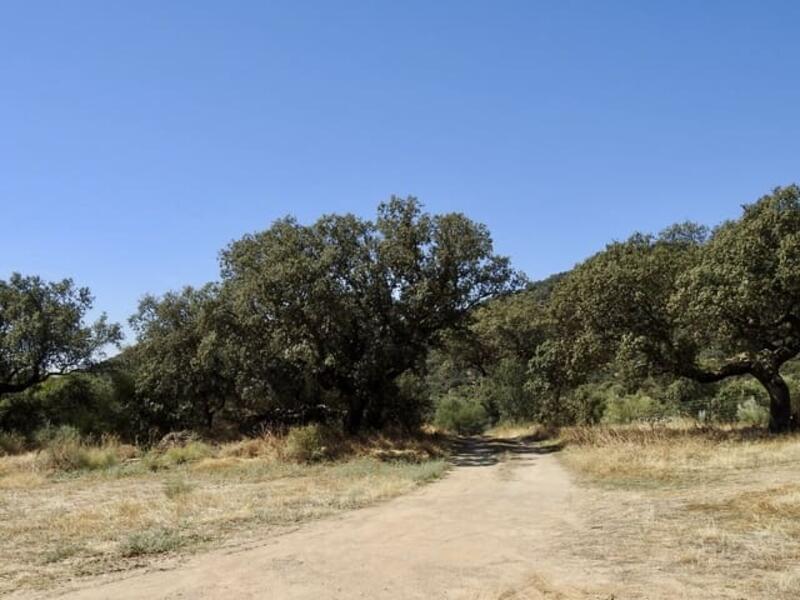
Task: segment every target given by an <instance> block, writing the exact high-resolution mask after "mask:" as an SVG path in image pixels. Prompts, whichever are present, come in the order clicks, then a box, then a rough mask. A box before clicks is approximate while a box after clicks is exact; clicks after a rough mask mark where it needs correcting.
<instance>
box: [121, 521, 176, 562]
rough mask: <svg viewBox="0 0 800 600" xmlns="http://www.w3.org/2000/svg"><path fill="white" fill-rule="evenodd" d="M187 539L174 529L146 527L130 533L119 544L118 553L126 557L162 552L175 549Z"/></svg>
mask: <svg viewBox="0 0 800 600" xmlns="http://www.w3.org/2000/svg"><path fill="white" fill-rule="evenodd" d="M187 541H188V540H187V539H186V538H184V537H183V536H181V535H180V534H179V533H178V532H177V531H175V530H174V529H167V528H158V529H148V530H145V531H140V532H137V533H132V534H130V535H129V536H128V537H127V538H126V539H125V541H124V542H122V544H121V545H120V554H122V556H126V557H131V556H142V555H146V554H162V553H164V552H172V551H174V550H177V549H178V548H180V547H181V546H184V545H186V543H187Z"/></svg>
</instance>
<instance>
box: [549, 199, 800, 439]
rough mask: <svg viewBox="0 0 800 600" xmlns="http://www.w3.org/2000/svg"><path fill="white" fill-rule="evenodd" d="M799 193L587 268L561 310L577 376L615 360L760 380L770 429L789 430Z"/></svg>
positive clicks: (798, 305)
mask: <svg viewBox="0 0 800 600" xmlns="http://www.w3.org/2000/svg"><path fill="white" fill-rule="evenodd" d="M798 232H800V189H798V188H797V187H796V186H790V187H787V188H778V189H776V190H775V191H774V192H773V193H772V194H770V195H768V196H764V197H763V198H761V199H760V200H759V201H758V202H756V203H754V204H752V205H749V206H746V207H745V208H744V214H743V215H742V217H741V218H740V219H738V220H736V221H730V222H727V223H724V224H723V225H722V226H720V227H719V228H717V229H716V230H715V231H714V232H713V233H712V234H711V235H710V237H708V236H707V235H706V233H705V231H704V229H703V228H701V227H698V226H694V225H688V224H684V225H680V226H675V227H673V228H670V229H668V230H667V231H665V232H664V233H662V234H661V235H660V236H657V237H653V236H646V235H635V236H633V237H632V238H630V239H629V240H627V241H626V242H619V243H613V244H611V245H609V246H608V247H607V248H606V249H605V250H604V251H603V252H600V253H599V254H597V255H595V256H593V257H592V258H590V259H589V260H587V261H586V262H585V263H583V264H581V265H579V266H578V267H577V268H576V269H575V270H574V271H573V272H572V273H570V275H569V276H568V277H567V278H566V279H565V281H564V282H563V284H562V285H560V286H559V287H558V288H557V290H556V291H555V293H554V295H553V302H552V310H553V314H554V318H555V320H556V322H557V324H558V325H557V329H558V338H557V339H558V340H559V343H560V344H561V346H562V347H566V349H567V352H565V353H564V357H565V359H566V360H565V364H566V365H567V371H568V373H567V374H568V375H569V376H570V377H571V379H572V380H573V381H577V380H580V379H581V378H582V377H585V376H586V375H587V374H589V373H593V372H596V371H597V370H598V369H600V368H601V367H602V366H603V365H608V364H610V363H613V362H614V361H620V362H625V363H627V364H629V365H633V366H634V367H635V368H636V369H638V370H640V371H642V372H644V373H649V374H653V373H656V374H658V373H672V374H674V375H678V376H683V377H688V378H691V379H694V380H696V381H700V382H704V383H710V382H715V381H720V380H722V379H725V378H727V377H731V376H736V375H751V376H753V377H755V378H756V379H757V380H758V381H759V382H760V383H761V384H762V385H763V386H764V387H765V389H766V390H767V392H768V393H769V395H770V402H771V408H770V414H771V418H770V429H771V430H772V431H784V430H786V429H788V428H789V427H790V425H791V414H790V403H789V392H788V388H787V386H786V383H785V382H784V381H783V379H782V377H781V375H780V368H781V366H782V365H783V364H784V363H785V362H786V361H788V360H789V359H791V358H793V357H794V356H796V355H797V354H798V353H799V352H800V293H798V292H800V269H798V265H800V260H799V259H800V235H799V234H798Z"/></svg>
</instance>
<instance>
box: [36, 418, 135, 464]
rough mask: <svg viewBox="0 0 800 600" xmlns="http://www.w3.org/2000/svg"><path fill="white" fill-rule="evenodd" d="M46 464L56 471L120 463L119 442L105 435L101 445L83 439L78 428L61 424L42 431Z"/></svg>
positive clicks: (43, 453) (41, 441) (43, 455)
mask: <svg viewBox="0 0 800 600" xmlns="http://www.w3.org/2000/svg"><path fill="white" fill-rule="evenodd" d="M37 438H38V440H39V443H40V444H41V445H43V451H42V457H43V462H44V465H45V466H46V467H48V468H51V469H54V470H56V471H75V470H80V469H85V470H95V469H107V468H109V467H112V466H114V465H116V464H117V463H119V452H118V449H119V447H120V445H119V442H118V441H117V440H116V439H115V438H112V437H106V438H104V439H103V440H102V441H101V443H100V444H99V445H92V444H90V443H88V442H87V441H86V440H84V439H83V438H82V437H81V435H80V433H78V431H77V429H75V428H73V427H70V426H62V427H59V428H57V429H55V430H47V431H43V432H40V433H39V435H38V436H37Z"/></svg>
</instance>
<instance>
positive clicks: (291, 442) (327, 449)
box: [282, 425, 341, 463]
mask: <svg viewBox="0 0 800 600" xmlns="http://www.w3.org/2000/svg"><path fill="white" fill-rule="evenodd" d="M340 438H341V434H339V433H338V432H336V431H334V430H333V429H331V428H330V427H326V426H324V425H305V426H302V427H292V428H291V429H289V433H288V434H286V439H285V440H284V446H283V452H282V453H283V457H284V458H285V459H286V460H290V461H293V462H299V463H311V462H316V461H320V460H324V459H329V458H334V457H335V456H336V455H337V454H338V451H339V449H340V443H341V439H340Z"/></svg>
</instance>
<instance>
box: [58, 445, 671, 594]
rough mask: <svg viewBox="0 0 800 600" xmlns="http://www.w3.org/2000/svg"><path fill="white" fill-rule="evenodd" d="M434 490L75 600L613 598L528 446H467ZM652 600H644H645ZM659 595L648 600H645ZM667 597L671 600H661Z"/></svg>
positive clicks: (564, 486) (549, 473)
mask: <svg viewBox="0 0 800 600" xmlns="http://www.w3.org/2000/svg"><path fill="white" fill-rule="evenodd" d="M454 462H455V466H454V468H453V469H452V471H451V472H450V473H449V474H448V475H447V476H446V477H445V478H444V479H443V480H442V481H439V482H436V483H433V484H431V485H428V486H426V487H424V488H422V489H420V490H418V491H416V492H414V493H412V494H409V495H406V496H403V497H400V498H397V499H395V500H392V501H390V502H386V503H383V504H380V505H376V506H373V507H370V508H366V509H362V510H357V511H353V512H349V513H345V514H343V515H341V516H338V517H334V518H329V519H326V520H321V521H317V522H313V523H309V524H306V525H303V526H301V527H300V528H298V529H297V530H295V531H292V532H289V533H285V534H283V535H274V536H272V537H266V536H265V539H264V541H263V542H262V543H260V544H258V545H256V546H251V547H249V548H246V549H243V548H239V549H233V550H230V549H229V550H226V551H217V552H213V553H209V554H203V555H198V556H194V557H191V558H189V559H188V560H187V561H186V562H184V563H183V564H181V565H179V566H178V567H177V568H174V569H171V570H163V571H150V572H146V573H139V574H134V575H130V574H129V575H128V576H127V577H126V578H123V579H118V580H116V581H115V580H112V579H99V580H95V581H92V580H90V581H83V582H81V583H80V584H79V585H80V586H81V587H80V588H78V589H74V590H72V591H70V592H66V593H64V591H63V590H62V591H61V592H59V593H56V594H55V595H51V596H50V597H58V598H74V599H83V600H89V599H100V598H108V599H112V598H113V599H115V600H123V599H137V600H138V599H142V598H147V599H174V598H184V599H192V600H194V599H201V598H222V599H245V598H259V599H267V600H271V599H274V600H333V599H341V600H352V599H359V598H362V599H369V600H379V599H403V600H405V599H420V600H423V599H424V600H433V599H439V598H442V599H445V598H446V599H468V600H484V599H502V600H523V599H540V598H547V599H572V598H593V599H610V598H616V599H620V598H623V597H625V598H627V597H629V596H627V595H618V594H617V590H616V586H615V585H614V582H613V581H609V580H608V577H609V574H608V571H607V570H604V569H602V568H600V565H598V564H594V565H592V564H589V563H588V562H587V560H586V559H579V558H577V555H576V554H575V553H574V552H572V551H571V550H570V547H571V544H572V543H573V540H574V537H575V535H576V534H577V533H579V532H580V530H581V529H582V521H581V517H580V516H579V515H580V514H581V510H578V509H577V507H576V502H577V501H578V496H580V495H581V494H582V493H584V492H583V490H582V489H581V488H578V487H576V486H575V485H574V484H573V483H572V482H571V480H570V477H569V475H568V474H567V473H566V472H565V471H564V469H563V468H562V466H561V465H560V463H559V461H558V458H557V456H556V455H554V454H550V453H548V452H547V451H546V450H543V449H539V448H537V447H536V446H534V445H530V444H526V443H524V442H508V441H499V440H485V439H481V440H472V441H469V442H467V443H465V444H464V446H463V448H462V450H461V451H460V453H459V454H458V455H457V456H456V457H455V459H454ZM648 597H649V596H648ZM652 597H655V596H652ZM665 597H669V596H665Z"/></svg>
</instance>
